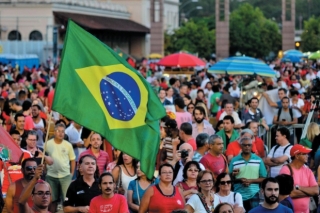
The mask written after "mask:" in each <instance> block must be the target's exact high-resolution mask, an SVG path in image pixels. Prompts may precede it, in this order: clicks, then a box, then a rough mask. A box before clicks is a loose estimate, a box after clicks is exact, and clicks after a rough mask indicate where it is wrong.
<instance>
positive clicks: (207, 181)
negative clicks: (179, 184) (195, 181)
mask: <svg viewBox="0 0 320 213" xmlns="http://www.w3.org/2000/svg"><path fill="white" fill-rule="evenodd" d="M200 183H213V180H200Z"/></svg>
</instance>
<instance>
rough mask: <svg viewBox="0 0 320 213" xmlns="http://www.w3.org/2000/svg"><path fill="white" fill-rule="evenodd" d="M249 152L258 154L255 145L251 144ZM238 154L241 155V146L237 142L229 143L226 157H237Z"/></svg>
mask: <svg viewBox="0 0 320 213" xmlns="http://www.w3.org/2000/svg"><path fill="white" fill-rule="evenodd" d="M251 150H252V151H253V152H254V153H256V154H257V153H258V151H257V148H256V144H255V143H253V144H252V147H251ZM240 153H241V146H240V143H239V141H233V142H231V143H229V145H228V147H227V150H226V156H229V155H233V157H235V156H237V155H239V154H240Z"/></svg>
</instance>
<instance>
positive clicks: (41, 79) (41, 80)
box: [38, 78, 46, 83]
mask: <svg viewBox="0 0 320 213" xmlns="http://www.w3.org/2000/svg"><path fill="white" fill-rule="evenodd" d="M38 82H43V83H46V80H44V79H43V78H40V79H39V80H38Z"/></svg>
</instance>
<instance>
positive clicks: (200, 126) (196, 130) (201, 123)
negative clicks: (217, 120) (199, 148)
mask: <svg viewBox="0 0 320 213" xmlns="http://www.w3.org/2000/svg"><path fill="white" fill-rule="evenodd" d="M205 114H206V113H205V110H204V108H203V107H200V106H196V107H195V109H194V111H193V118H194V121H195V123H193V124H192V137H193V138H196V137H197V136H198V134H200V133H207V134H208V135H213V134H214V133H215V131H214V129H213V128H212V125H211V124H210V123H209V122H208V121H207V120H205Z"/></svg>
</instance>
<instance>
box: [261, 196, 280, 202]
mask: <svg viewBox="0 0 320 213" xmlns="http://www.w3.org/2000/svg"><path fill="white" fill-rule="evenodd" d="M264 200H265V201H266V203H268V204H275V203H277V202H278V201H279V197H276V196H274V195H272V196H270V197H267V196H266V194H264Z"/></svg>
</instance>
